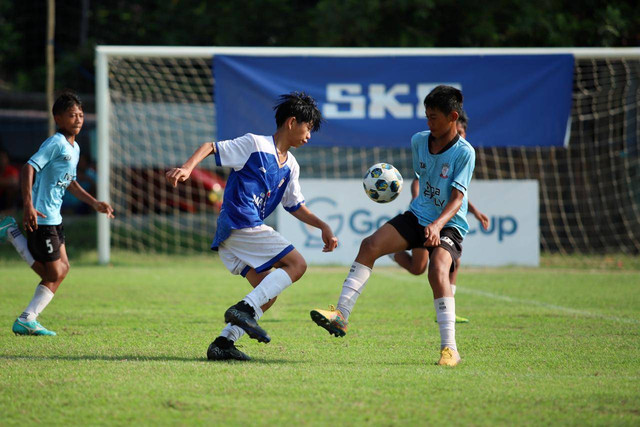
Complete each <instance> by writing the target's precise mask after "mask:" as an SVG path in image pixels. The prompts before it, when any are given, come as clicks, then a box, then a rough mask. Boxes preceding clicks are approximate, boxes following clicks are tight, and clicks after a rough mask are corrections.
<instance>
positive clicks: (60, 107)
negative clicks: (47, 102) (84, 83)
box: [51, 89, 84, 116]
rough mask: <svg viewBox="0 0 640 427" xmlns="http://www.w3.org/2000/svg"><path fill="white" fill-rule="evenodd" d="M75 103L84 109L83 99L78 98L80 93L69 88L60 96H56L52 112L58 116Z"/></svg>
mask: <svg viewBox="0 0 640 427" xmlns="http://www.w3.org/2000/svg"><path fill="white" fill-rule="evenodd" d="M74 105H77V106H78V108H80V109H81V110H84V109H83V108H82V101H81V100H80V98H78V95H76V94H75V92H73V91H71V90H68V89H67V90H64V91H62V93H61V94H60V95H59V96H58V98H56V101H55V102H54V103H53V108H51V112H52V113H53V115H54V116H57V115H58V114H62V113H64V112H65V111H67V110H68V109H69V108H71V107H73V106H74Z"/></svg>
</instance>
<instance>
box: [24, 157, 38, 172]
mask: <svg viewBox="0 0 640 427" xmlns="http://www.w3.org/2000/svg"><path fill="white" fill-rule="evenodd" d="M27 163H29V164H30V165H31V166H33V168H34V169H35V170H36V172H40V171H41V170H42V168H41V167H40V165H39V164H37V163H36V162H34V161H33V160H32V159H29V160H28V161H27Z"/></svg>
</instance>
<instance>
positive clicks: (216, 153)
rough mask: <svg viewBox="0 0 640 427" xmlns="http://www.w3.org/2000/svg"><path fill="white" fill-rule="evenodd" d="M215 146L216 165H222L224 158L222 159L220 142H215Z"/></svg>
mask: <svg viewBox="0 0 640 427" xmlns="http://www.w3.org/2000/svg"><path fill="white" fill-rule="evenodd" d="M213 146H214V148H215V157H216V165H217V166H222V160H220V148H218V143H217V142H214V143H213Z"/></svg>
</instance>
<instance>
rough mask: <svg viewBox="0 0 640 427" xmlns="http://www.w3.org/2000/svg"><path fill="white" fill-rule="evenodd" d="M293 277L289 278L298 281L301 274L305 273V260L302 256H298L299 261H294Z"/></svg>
mask: <svg viewBox="0 0 640 427" xmlns="http://www.w3.org/2000/svg"><path fill="white" fill-rule="evenodd" d="M295 267H296V268H295V277H292V278H291V281H293V282H296V281H298V280H299V279H300V278H301V277H302V276H303V275H304V273H306V271H307V262H306V261H305V260H304V258H302V257H300V261H298V262H297V263H296V266H295Z"/></svg>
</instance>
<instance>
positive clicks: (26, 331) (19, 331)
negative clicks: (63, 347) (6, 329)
mask: <svg viewBox="0 0 640 427" xmlns="http://www.w3.org/2000/svg"><path fill="white" fill-rule="evenodd" d="M11 330H12V331H13V333H14V334H16V335H50V336H55V335H56V333H55V332H53V331H50V330H48V329H47V328H45V327H44V326H42V325H41V324H40V323H38V321H37V320H32V321H30V322H23V321H22V320H20V319H16V321H15V322H13V327H12V328H11Z"/></svg>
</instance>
